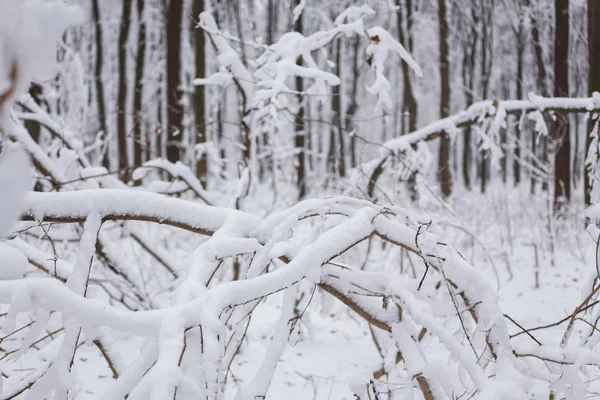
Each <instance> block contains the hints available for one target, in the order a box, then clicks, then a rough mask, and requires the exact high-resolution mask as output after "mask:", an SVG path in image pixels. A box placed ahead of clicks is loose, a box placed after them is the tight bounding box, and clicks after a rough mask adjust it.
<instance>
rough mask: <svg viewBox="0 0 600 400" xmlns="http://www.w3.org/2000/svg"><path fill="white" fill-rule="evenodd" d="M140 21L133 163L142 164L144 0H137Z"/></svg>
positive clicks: (144, 47) (144, 141) (144, 43)
mask: <svg viewBox="0 0 600 400" xmlns="http://www.w3.org/2000/svg"><path fill="white" fill-rule="evenodd" d="M137 13H138V21H139V29H138V37H137V45H138V51H137V55H136V60H135V88H134V92H133V165H135V166H138V165H142V153H143V151H144V149H143V146H144V145H146V146H147V143H148V142H147V140H145V139H146V138H145V137H144V136H145V135H144V134H143V133H142V131H143V130H142V123H143V118H142V94H143V92H144V63H145V58H146V21H145V20H144V0H137Z"/></svg>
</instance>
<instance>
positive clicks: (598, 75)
mask: <svg viewBox="0 0 600 400" xmlns="http://www.w3.org/2000/svg"><path fill="white" fill-rule="evenodd" d="M587 6H588V27H587V33H588V57H589V58H588V63H589V72H588V92H589V95H590V96H591V95H592V93H593V92H600V23H598V21H600V2H599V1H598V0H588V2H587ZM595 123H596V121H592V119H591V118H590V119H589V120H588V128H587V132H588V134H587V135H586V140H585V148H586V153H585V154H586V155H587V154H588V152H589V151H590V146H591V140H592V138H591V135H590V132H591V131H592V129H593V127H594V124H595ZM594 150H595V149H594ZM584 157H585V156H584ZM584 171H585V173H584V179H583V181H584V185H583V187H584V189H583V190H584V197H585V204H586V205H591V204H592V198H591V194H592V184H591V181H590V178H591V177H590V173H589V171H588V169H587V166H586V168H584Z"/></svg>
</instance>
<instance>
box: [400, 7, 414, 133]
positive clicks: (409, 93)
mask: <svg viewBox="0 0 600 400" xmlns="http://www.w3.org/2000/svg"><path fill="white" fill-rule="evenodd" d="M407 7H408V4H407ZM396 16H397V24H398V41H399V42H400V43H402V44H403V45H404V44H406V37H405V35H404V21H403V20H404V15H403V13H402V7H398V11H397V12H396ZM406 36H410V34H409V35H406ZM411 42H412V40H411ZM409 47H410V46H409ZM402 77H403V82H404V93H403V110H402V111H403V112H404V113H408V132H414V131H416V130H417V101H416V100H415V96H414V94H413V90H412V83H411V79H410V68H409V67H408V64H407V63H406V62H405V61H404V60H402Z"/></svg>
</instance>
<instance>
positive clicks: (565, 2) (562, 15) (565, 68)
mask: <svg viewBox="0 0 600 400" xmlns="http://www.w3.org/2000/svg"><path fill="white" fill-rule="evenodd" d="M554 4H555V18H556V30H555V31H554V96H555V97H568V96H569V0H555V2H554ZM551 126H552V139H553V141H554V144H555V151H554V204H555V206H557V205H558V204H559V199H561V198H565V199H566V200H567V201H568V200H570V199H571V139H570V131H569V116H568V114H567V113H557V115H556V120H555V121H554V122H553V123H552V125H551Z"/></svg>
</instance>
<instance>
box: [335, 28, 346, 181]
mask: <svg viewBox="0 0 600 400" xmlns="http://www.w3.org/2000/svg"><path fill="white" fill-rule="evenodd" d="M341 64H342V40H341V39H339V40H338V41H337V44H336V53H335V74H336V75H337V76H339V77H341V76H342V65H341ZM341 86H342V84H341V83H340V84H339V85H337V86H334V87H333V91H334V94H333V112H334V114H335V115H334V118H335V129H337V135H338V148H337V170H338V174H339V175H340V177H344V176H346V150H345V143H344V130H343V128H342V90H341Z"/></svg>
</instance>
